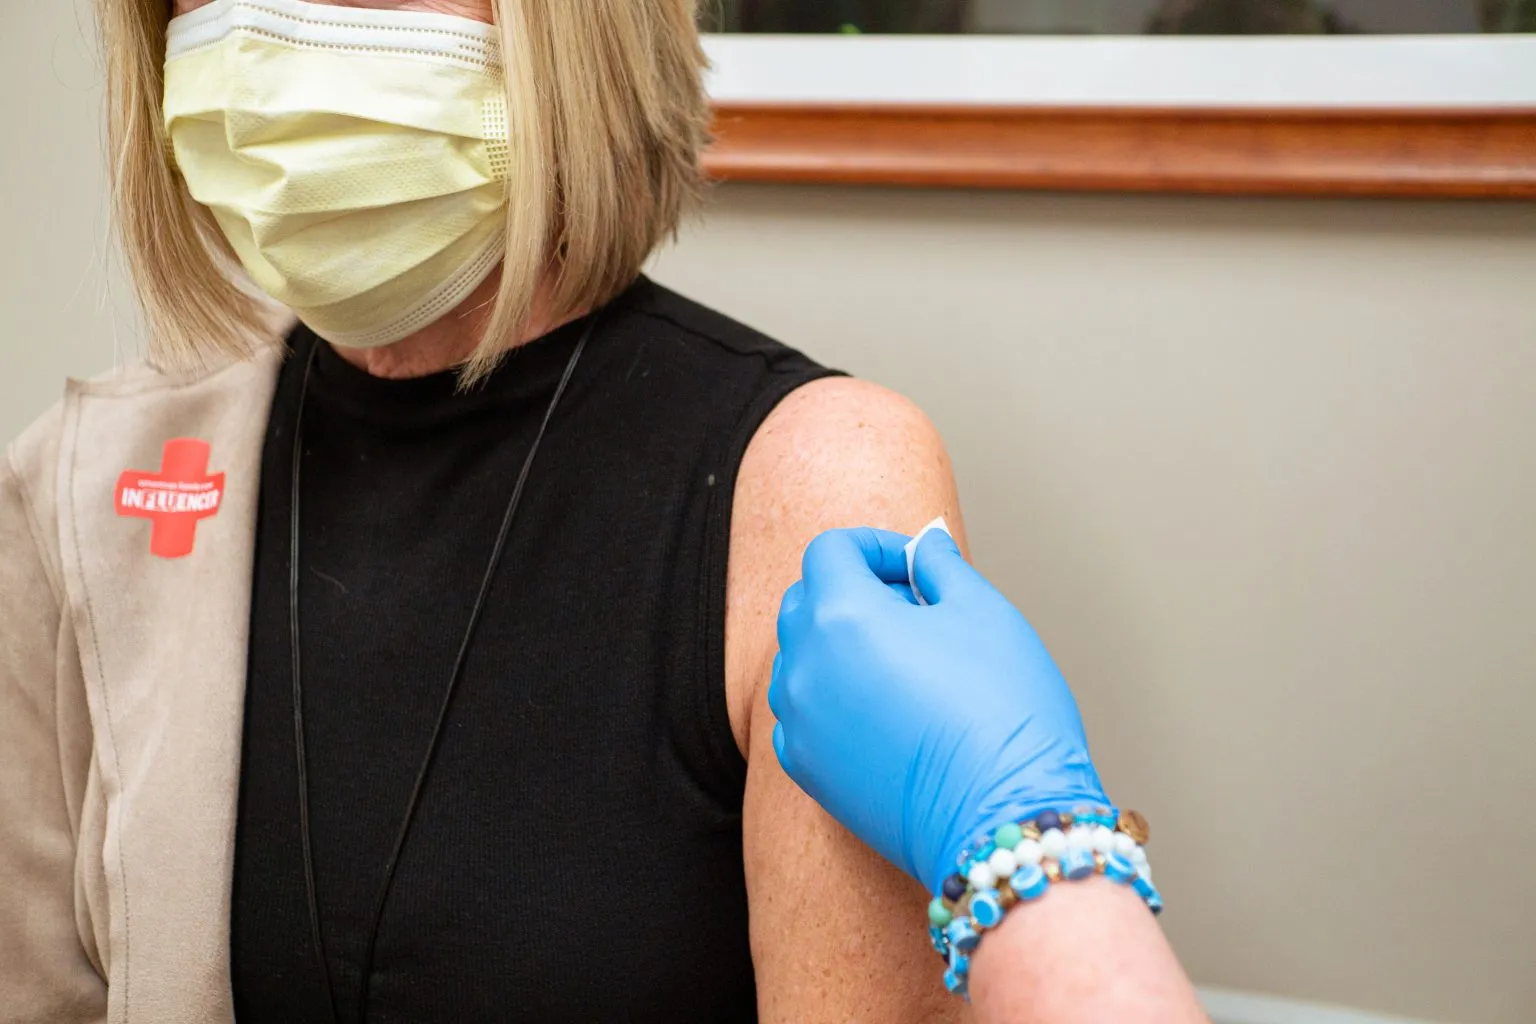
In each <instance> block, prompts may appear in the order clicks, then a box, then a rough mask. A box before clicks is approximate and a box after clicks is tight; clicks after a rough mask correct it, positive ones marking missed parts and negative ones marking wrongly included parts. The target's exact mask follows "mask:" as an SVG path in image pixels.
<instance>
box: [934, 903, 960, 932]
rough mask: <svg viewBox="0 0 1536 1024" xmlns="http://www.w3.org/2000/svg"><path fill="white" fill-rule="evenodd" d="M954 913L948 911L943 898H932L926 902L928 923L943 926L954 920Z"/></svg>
mask: <svg viewBox="0 0 1536 1024" xmlns="http://www.w3.org/2000/svg"><path fill="white" fill-rule="evenodd" d="M954 916H955V915H954V914H952V913H950V910H949V908H948V907H946V906H945V905H944V901H943V900H934V901H933V902H932V903H930V904H928V923H929V924H931V925H935V926H937V927H939V928H943V927H944V926H945V925H947V924H949V922H950V921H952V920H954Z"/></svg>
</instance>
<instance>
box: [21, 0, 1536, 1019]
mask: <svg viewBox="0 0 1536 1024" xmlns="http://www.w3.org/2000/svg"><path fill="white" fill-rule="evenodd" d="M14 7H15V9H14V10H13V11H12V12H11V18H12V19H13V20H12V23H11V29H10V31H8V32H7V33H5V34H4V35H0V95H4V96H5V97H6V101H5V105H4V106H3V108H0V110H3V114H0V117H3V121H0V124H3V127H4V129H5V138H6V139H7V140H8V142H7V144H6V146H5V148H4V155H3V156H0V238H4V239H5V241H6V243H7V244H6V247H5V249H4V251H3V253H0V260H3V264H0V269H3V271H4V273H3V275H0V282H3V283H0V433H3V434H5V435H7V436H8V435H11V434H14V433H15V432H16V431H18V430H19V429H20V428H21V427H22V426H23V425H24V424H25V423H26V422H27V421H28V420H30V419H31V418H32V417H33V416H34V415H36V414H37V413H38V412H40V411H41V410H42V409H43V408H45V407H46V405H47V404H49V402H51V401H52V399H53V397H54V396H55V395H56V394H57V393H58V387H59V382H60V378H61V377H62V376H63V375H64V374H65V373H87V372H93V371H95V370H98V369H102V368H105V367H106V366H108V365H110V364H111V362H112V360H113V358H114V345H115V341H116V339H119V338H121V339H125V342H124V345H125V347H126V348H129V349H131V348H132V347H133V344H134V342H133V339H134V338H136V336H137V332H136V328H135V326H134V317H133V314H132V311H131V305H130V303H129V301H128V299H127V296H126V293H125V292H124V289H123V287H122V284H121V281H120V279H119V278H117V277H113V276H109V275H106V274H105V273H104V272H103V270H102V262H103V260H102V253H103V252H104V251H105V246H104V244H103V238H104V232H105V220H104V214H103V210H104V204H103V200H102V192H103V186H102V183H101V175H100V172H99V144H98V142H97V127H96V115H97V106H98V103H99V96H98V95H97V93H96V92H95V91H94V85H95V82H96V78H97V72H96V71H95V70H94V68H93V66H92V63H91V61H90V59H89V57H88V49H87V47H86V46H85V44H84V43H83V42H82V36H81V33H80V30H79V29H78V27H77V24H76V20H75V18H76V15H75V13H74V12H73V11H71V9H70V8H69V6H68V5H67V4H62V3H25V4H16V5H14ZM16 19H19V28H18V27H17V24H18V23H17V21H16ZM658 276H659V277H660V278H661V279H662V280H664V281H667V282H669V283H672V284H675V285H677V286H679V287H682V288H684V289H686V290H688V291H690V292H692V293H693V294H695V295H696V296H697V297H699V298H701V299H704V300H706V301H709V302H711V303H714V304H716V305H718V306H720V307H722V308H724V309H725V310H727V311H729V312H731V313H733V314H735V315H737V316H739V317H741V318H743V319H745V320H747V321H749V322H751V323H754V324H756V325H758V326H760V327H763V328H765V329H767V330H770V331H772V332H774V333H777V334H778V335H780V336H781V337H783V338H784V339H786V340H788V341H791V342H793V343H795V344H798V345H800V346H802V347H804V348H806V349H808V350H810V351H811V352H812V353H813V354H815V355H817V356H819V357H820V358H822V359H823V360H825V361H828V362H831V363H835V364H837V365H841V366H844V367H847V368H848V369H851V370H854V371H857V372H859V373H861V374H864V375H867V376H869V377H872V378H874V379H876V380H879V381H882V382H884V383H887V384H889V385H890V386H892V387H895V388H898V389H900V390H902V391H905V392H907V393H908V394H910V395H912V396H913V397H915V398H916V399H918V400H919V401H920V402H921V403H922V404H923V405H924V406H926V407H927V408H928V409H929V411H930V412H931V413H932V415H933V417H934V419H935V420H936V421H937V422H938V424H939V425H940V427H941V428H942V429H943V431H944V433H945V435H946V437H947V438H948V440H949V443H950V445H951V448H952V449H953V452H954V456H955V461H956V465H957V468H958V471H959V474H960V481H961V486H962V489H963V492H964V495H965V499H966V509H967V518H968V521H969V524H970V527H971V530H972V534H973V538H974V541H975V547H976V552H977V555H978V558H979V559H980V561H981V562H982V564H983V565H984V567H985V568H987V569H988V571H989V572H991V573H992V574H993V575H994V576H995V577H996V578H997V579H998V581H999V582H1000V583H1001V585H1002V586H1003V587H1004V588H1005V589H1006V590H1007V591H1008V593H1009V594H1011V595H1012V596H1013V597H1014V598H1015V599H1017V600H1018V601H1019V602H1020V603H1021V604H1022V605H1023V606H1024V607H1025V608H1026V610H1027V611H1028V613H1029V614H1030V615H1031V616H1032V617H1033V618H1034V620H1035V621H1036V623H1037V624H1038V626H1039V627H1040V629H1041V631H1042V632H1043V634H1044V635H1045V636H1046V638H1047V639H1048V641H1049V642H1050V643H1051V645H1052V647H1053V649H1054V650H1055V651H1056V652H1057V654H1058V656H1059V657H1060V659H1061V661H1062V662H1063V664H1064V665H1065V667H1066V670H1067V672H1068V675H1069V678H1071V679H1072V680H1073V681H1074V682H1075V684H1076V685H1077V687H1078V688H1079V689H1080V692H1081V697H1082V702H1083V705H1084V709H1085V713H1086V715H1087V719H1088V722H1089V726H1090V730H1091V733H1092V736H1093V739H1094V742H1095V750H1096V752H1097V754H1098V757H1099V758H1100V760H1101V763H1102V767H1103V771H1104V774H1105V776H1106V780H1107V781H1108V783H1109V784H1110V786H1111V788H1112V791H1113V793H1114V794H1115V795H1116V797H1117V798H1118V799H1120V800H1121V801H1122V802H1124V803H1126V804H1130V805H1135V806H1140V807H1142V808H1144V809H1145V810H1146V811H1148V813H1149V814H1150V815H1151V817H1152V819H1153V822H1154V827H1155V829H1156V838H1155V840H1154V861H1155V863H1156V865H1157V868H1158V881H1159V884H1160V885H1162V887H1163V888H1164V889H1165V890H1166V891H1167V893H1168V896H1169V899H1170V903H1171V908H1170V910H1169V912H1168V914H1167V915H1166V918H1165V920H1166V923H1167V926H1168V929H1169V931H1170V933H1171V934H1172V935H1173V936H1174V938H1175V940H1176V941H1177V943H1178V945H1179V948H1180V950H1181V951H1182V953H1183V954H1184V956H1185V957H1186V958H1187V960H1188V963H1189V965H1190V967H1191V968H1192V970H1193V972H1194V974H1195V975H1196V977H1197V978H1198V979H1199V980H1200V981H1201V982H1203V983H1206V984H1212V985H1223V986H1228V987H1234V988H1244V989H1255V990H1260V991H1269V992H1275V993H1281V994H1285V995H1290V996H1296V997H1306V998H1312V999H1319V1000H1326V1001H1333V1002H1339V1003H1344V1004H1349V1005H1354V1006H1359V1007H1366V1008H1373V1009H1379V1010H1387V1011H1395V1012H1398V1013H1402V1014H1407V1015H1413V1016H1418V1017H1422V1018H1426V1019H1434V1020H1445V1021H1469V1022H1515V1021H1522V1022H1528V1021H1531V1020H1533V1019H1536V970H1533V969H1532V967H1533V965H1536V869H1533V867H1532V864H1533V861H1532V851H1533V850H1536V816H1533V814H1532V813H1531V807H1532V804H1533V802H1536V738H1533V734H1536V206H1481V205H1452V204H1445V205H1439V204H1403V203H1356V202H1338V203H1330V202H1306V203H1299V202H1258V201H1229V200H1204V199H1146V198H1114V197H1098V198H1085V197H1058V196H1030V195H980V194H965V193H917V192H882V191H839V190H828V189H768V188H726V189H723V190H722V191H721V192H720V194H719V196H718V197H717V203H716V206H715V208H714V211H713V213H712V215H711V217H710V219H709V220H708V222H707V223H706V224H705V225H704V226H702V227H698V228H696V229H694V230H691V231H690V232H689V233H688V234H687V235H686V237H685V238H684V240H683V242H682V244H681V246H680V247H679V248H678V249H676V250H675V251H673V252H670V253H669V254H667V255H666V256H665V257H664V258H663V259H662V260H661V261H660V265H659V268H658ZM108 282H111V285H112V287H111V289H110V291H108V290H107V283H108Z"/></svg>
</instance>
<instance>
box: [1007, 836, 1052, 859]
mask: <svg viewBox="0 0 1536 1024" xmlns="http://www.w3.org/2000/svg"><path fill="white" fill-rule="evenodd" d="M1043 856H1045V851H1043V850H1041V849H1040V841H1039V840H1038V839H1021V840H1019V845H1018V846H1015V847H1014V848H1013V857H1014V859H1015V860H1017V861H1018V862H1019V863H1020V864H1021V865H1022V864H1039V863H1040V858H1041V857H1043Z"/></svg>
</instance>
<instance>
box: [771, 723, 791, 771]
mask: <svg viewBox="0 0 1536 1024" xmlns="http://www.w3.org/2000/svg"><path fill="white" fill-rule="evenodd" d="M773 752H774V754H775V755H776V756H777V757H778V759H779V767H780V768H783V769H784V774H786V775H788V774H789V758H788V756H787V755H786V753H785V749H784V726H783V725H782V724H779V723H775V724H774V727H773Z"/></svg>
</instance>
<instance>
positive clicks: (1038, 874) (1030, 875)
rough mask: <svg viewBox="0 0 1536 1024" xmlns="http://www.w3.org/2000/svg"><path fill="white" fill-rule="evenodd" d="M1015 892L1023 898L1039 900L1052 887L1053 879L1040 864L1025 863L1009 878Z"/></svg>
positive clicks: (1009, 883) (1010, 886) (1010, 885)
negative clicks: (1046, 875) (1046, 874)
mask: <svg viewBox="0 0 1536 1024" xmlns="http://www.w3.org/2000/svg"><path fill="white" fill-rule="evenodd" d="M1008 886H1009V888H1011V889H1012V890H1013V894H1014V895H1015V896H1017V897H1018V898H1019V899H1021V900H1037V899H1039V898H1040V897H1041V896H1044V895H1045V890H1047V889H1049V888H1050V887H1051V880H1050V879H1049V878H1047V877H1045V871H1044V870H1043V869H1042V868H1041V867H1040V865H1039V864H1025V865H1024V866H1023V867H1021V868H1019V870H1017V871H1015V872H1014V873H1013V877H1012V878H1010V879H1009V880H1008Z"/></svg>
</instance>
